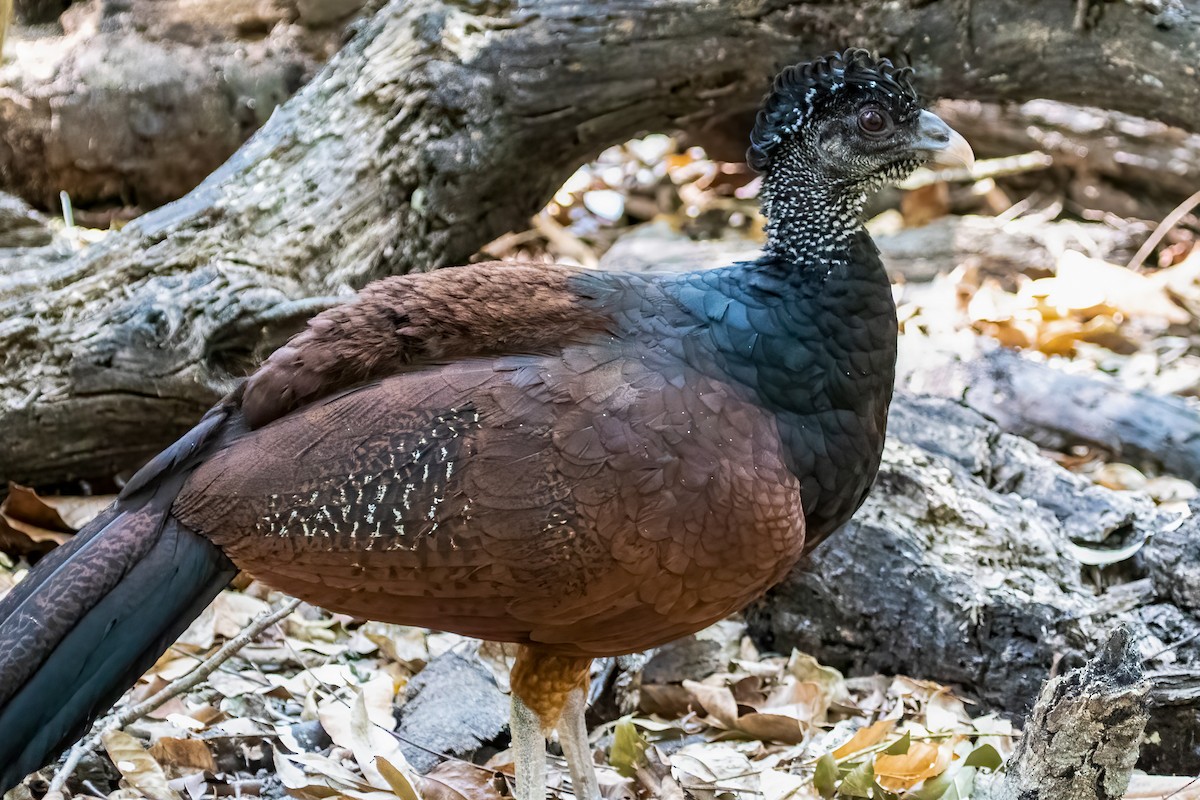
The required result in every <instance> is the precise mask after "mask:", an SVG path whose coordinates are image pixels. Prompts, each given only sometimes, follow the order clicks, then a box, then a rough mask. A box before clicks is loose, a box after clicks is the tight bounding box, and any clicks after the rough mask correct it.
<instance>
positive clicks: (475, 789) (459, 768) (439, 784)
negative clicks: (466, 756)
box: [418, 761, 504, 800]
mask: <svg viewBox="0 0 1200 800" xmlns="http://www.w3.org/2000/svg"><path fill="white" fill-rule="evenodd" d="M497 774H498V773H489V772H488V770H486V769H480V768H479V767H477V766H475V765H474V764H468V763H466V762H463V761H443V762H442V763H441V764H438V765H437V766H436V767H434V768H433V769H432V770H430V771H429V772H427V773H425V775H424V776H422V777H421V778H419V779H418V782H419V789H420V792H421V798H422V800H500V798H501V794H500V792H499V791H498V790H497V780H496V776H497ZM500 780H501V781H503V780H504V779H503V778H500Z"/></svg>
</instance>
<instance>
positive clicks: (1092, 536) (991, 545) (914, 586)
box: [747, 394, 1200, 774]
mask: <svg viewBox="0 0 1200 800" xmlns="http://www.w3.org/2000/svg"><path fill="white" fill-rule="evenodd" d="M892 408H893V411H892V418H891V420H890V422H889V435H890V440H889V444H888V449H887V451H886V453H885V460H884V465H883V467H882V469H881V470H880V474H879V478H878V480H877V482H876V485H875V488H874V489H873V490H872V492H871V495H870V496H869V497H868V499H867V502H866V504H865V505H864V506H863V508H862V509H861V510H860V511H859V512H858V514H856V515H855V517H854V519H853V520H851V522H850V523H849V524H847V525H846V526H845V527H843V528H842V529H841V530H840V531H838V533H837V535H836V536H831V537H830V538H829V539H828V540H827V541H826V542H824V543H823V544H822V545H821V546H820V547H818V548H817V549H816V550H815V551H814V552H813V553H812V555H811V556H810V557H809V558H808V559H807V562H806V563H804V564H802V565H801V566H800V567H799V568H797V569H796V570H794V571H793V572H792V573H791V575H789V576H788V578H787V579H785V581H784V582H783V583H782V584H780V585H779V586H778V587H776V588H775V589H773V590H772V591H771V593H770V594H768V595H767V597H766V598H765V599H764V600H762V601H761V602H759V603H758V604H756V605H754V606H752V607H751V608H750V609H749V610H748V611H747V621H748V623H749V625H750V630H751V633H752V635H754V637H755V638H756V640H757V641H758V642H759V643H760V644H761V645H762V646H763V647H766V648H768V649H772V650H777V651H783V652H787V651H788V650H789V649H790V648H792V647H796V648H799V649H800V650H802V651H803V652H806V653H809V654H811V655H813V656H814V657H816V658H817V659H818V660H820V661H821V662H822V663H826V664H830V665H831V666H834V667H837V668H839V669H841V670H844V671H846V672H848V673H851V674H856V675H858V674H875V673H878V672H882V673H885V674H895V673H901V674H909V675H915V676H919V677H922V678H928V679H932V680H936V681H940V682H943V683H948V684H952V685H954V686H956V687H958V690H959V691H961V692H963V693H965V694H966V695H968V696H969V697H971V698H973V699H975V700H976V701H977V702H978V703H979V704H980V705H979V709H980V711H982V710H985V709H986V710H1000V711H1004V712H1007V713H1009V714H1012V715H1015V716H1018V717H1024V716H1025V715H1026V714H1027V713H1028V712H1029V710H1030V708H1031V707H1032V706H1033V703H1034V701H1035V699H1036V698H1037V696H1038V693H1039V690H1040V688H1041V686H1042V683H1043V681H1045V680H1046V679H1047V678H1048V677H1049V676H1051V675H1052V674H1057V673H1061V672H1063V671H1065V670H1066V669H1069V668H1072V667H1075V666H1079V665H1081V664H1083V663H1084V661H1085V660H1086V659H1087V658H1089V657H1090V656H1091V655H1092V654H1093V652H1094V650H1095V648H1096V646H1097V644H1098V643H1099V642H1102V641H1103V640H1104V639H1105V638H1106V636H1107V633H1108V632H1109V631H1111V630H1112V629H1114V628H1115V627H1117V626H1118V625H1122V624H1124V625H1128V626H1129V628H1130V630H1131V631H1132V632H1133V639H1134V641H1135V642H1136V644H1137V647H1138V650H1139V652H1140V654H1141V657H1142V659H1143V660H1144V662H1145V666H1146V669H1147V672H1148V676H1147V677H1148V678H1149V680H1150V696H1149V705H1150V723H1149V726H1148V728H1147V733H1148V735H1149V736H1150V738H1149V739H1148V740H1147V743H1146V744H1145V745H1144V746H1143V748H1142V753H1141V762H1140V764H1141V766H1142V767H1143V768H1145V769H1147V770H1148V771H1152V772H1175V773H1181V774H1182V773H1189V772H1191V773H1195V772H1196V771H1197V770H1198V769H1200V741H1198V740H1197V738H1196V731H1197V730H1200V688H1198V687H1200V592H1198V591H1197V589H1196V586H1197V585H1200V584H1197V582H1196V580H1197V577H1198V576H1200V551H1198V550H1197V548H1196V546H1195V542H1196V541H1197V538H1198V537H1200V505H1195V504H1194V505H1193V506H1192V508H1191V516H1189V517H1188V518H1187V519H1185V520H1183V521H1182V522H1181V521H1180V520H1179V519H1178V518H1177V517H1176V516H1174V515H1171V514H1166V513H1163V512H1159V511H1158V510H1156V509H1155V507H1154V506H1153V504H1152V503H1151V502H1150V500H1149V499H1148V498H1146V497H1145V496H1144V495H1140V494H1136V493H1126V492H1114V491H1110V490H1108V489H1104V488H1103V487H1100V486H1096V485H1093V484H1091V483H1090V482H1088V481H1087V480H1086V479H1084V478H1082V477H1079V476H1077V475H1074V474H1072V473H1069V472H1067V471H1066V470H1064V469H1062V468H1061V467H1059V466H1058V465H1057V464H1054V463H1053V462H1051V461H1050V460H1049V459H1047V458H1045V457H1044V456H1042V455H1040V454H1039V453H1038V451H1037V449H1036V448H1035V447H1034V446H1033V445H1032V444H1030V443H1029V442H1027V441H1024V440H1021V439H1018V438H1016V437H1014V436H1010V435H1008V434H1005V433H1002V432H1001V431H1000V430H999V429H998V428H997V427H996V426H995V425H994V424H992V423H991V422H989V421H988V420H987V419H986V418H984V417H983V416H981V415H980V414H978V413H977V412H975V411H973V410H971V409H969V408H967V407H965V406H963V405H960V404H958V403H955V402H952V401H949V400H945V399H940V398H929V397H918V396H913V395H907V394H902V395H900V396H899V397H898V398H897V400H896V402H895V403H894V404H893V407H892ZM1139 546H1140V548H1139ZM1122 549H1124V552H1123V553H1122V552H1120V551H1122ZM1106 560H1112V561H1114V562H1115V563H1113V564H1112V565H1111V566H1108V567H1104V568H1102V567H1099V566H1096V565H1095V564H1096V563H1097V562H1103V561H1106ZM1193 637H1195V638H1193ZM1154 734H1157V736H1155V735H1154Z"/></svg>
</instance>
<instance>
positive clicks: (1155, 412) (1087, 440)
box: [910, 348, 1200, 483]
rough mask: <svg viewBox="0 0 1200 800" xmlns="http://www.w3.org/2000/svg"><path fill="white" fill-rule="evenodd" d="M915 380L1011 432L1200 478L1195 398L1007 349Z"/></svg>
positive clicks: (1051, 444)
mask: <svg viewBox="0 0 1200 800" xmlns="http://www.w3.org/2000/svg"><path fill="white" fill-rule="evenodd" d="M910 383H912V384H916V385H918V386H919V387H921V388H922V389H923V390H924V391H928V392H929V393H931V394H937V395H940V396H942V397H949V398H958V399H961V400H962V401H963V402H964V403H965V404H966V405H968V406H970V407H971V408H973V409H975V410H976V411H979V412H980V413H982V414H986V415H987V416H988V417H989V418H990V419H992V420H993V421H995V422H996V424H998V425H999V426H1000V428H1001V429H1002V430H1004V431H1005V432H1006V433H1011V434H1014V435H1016V436H1021V437H1024V438H1026V439H1029V440H1031V441H1033V442H1036V443H1037V444H1039V445H1041V446H1042V447H1046V448H1049V449H1051V450H1058V451H1060V452H1066V451H1067V450H1069V449H1070V448H1071V447H1072V446H1074V445H1080V444H1082V445H1088V446H1090V447H1097V448H1100V449H1102V450H1104V451H1106V452H1108V453H1110V454H1112V455H1113V456H1116V457H1117V458H1119V459H1121V460H1122V461H1127V462H1129V463H1132V464H1135V465H1137V466H1139V467H1142V468H1149V469H1150V470H1154V471H1163V472H1166V473H1169V474H1171V475H1176V476H1178V477H1181V478H1185V479H1186V480H1189V481H1191V482H1192V483H1200V406H1197V404H1196V402H1195V401H1194V400H1190V399H1186V398H1183V397H1177V396H1174V395H1158V394H1154V393H1152V392H1146V391H1132V390H1130V389H1126V388H1124V387H1123V386H1121V385H1120V384H1119V383H1118V382H1117V381H1115V380H1112V379H1111V378H1108V377H1106V376H1100V375H1096V376H1093V375H1072V374H1070V373H1067V372H1063V371H1061V370H1057V369H1054V368H1053V367H1051V366H1049V365H1047V364H1044V363H1039V362H1036V361H1032V360H1030V359H1028V358H1023V357H1022V356H1020V355H1018V354H1017V353H1015V352H1013V351H1011V350H1005V349H1003V348H996V349H994V350H991V351H989V352H987V353H984V354H983V355H981V356H980V357H979V358H976V359H972V360H970V361H963V362H954V363H949V364H945V365H943V366H937V367H930V368H928V369H925V370H922V371H921V372H920V373H919V374H917V375H914V376H911V377H910ZM1064 397H1069V398H1071V402H1069V403H1064V402H1062V398H1064Z"/></svg>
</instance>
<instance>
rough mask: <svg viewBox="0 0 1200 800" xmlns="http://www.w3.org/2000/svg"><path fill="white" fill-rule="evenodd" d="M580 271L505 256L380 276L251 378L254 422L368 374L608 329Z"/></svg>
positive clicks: (248, 401)
mask: <svg viewBox="0 0 1200 800" xmlns="http://www.w3.org/2000/svg"><path fill="white" fill-rule="evenodd" d="M579 275H580V274H579V272H578V271H576V270H572V269H570V268H565V267H558V266H553V265H534V264H528V265H513V264H504V263H500V262H494V263H486V264H475V265H472V266H470V267H458V268H451V269H442V270H437V271H435V272H431V273H422V274H414V275H402V276H397V277H393V278H386V279H384V280H380V281H376V282H375V283H372V284H370V285H369V286H367V287H365V288H364V289H363V290H362V291H360V292H359V293H358V295H356V296H355V297H354V298H353V299H351V300H349V301H348V302H346V303H345V304H343V305H339V306H336V307H335V308H332V309H329V310H328V311H325V312H323V313H321V314H319V315H317V316H316V317H314V318H313V319H312V320H311V321H310V322H309V324H308V327H307V328H306V329H305V330H304V331H303V332H301V333H299V334H297V335H296V336H295V337H293V338H292V340H291V341H289V342H288V343H287V344H286V345H284V346H283V347H281V348H279V349H278V350H276V351H275V352H274V353H272V354H271V356H270V357H269V358H268V359H267V360H266V362H265V363H264V364H263V365H262V367H260V368H259V369H258V371H257V372H255V373H254V374H253V375H251V376H250V378H249V379H248V380H247V382H246V384H245V391H244V394H243V396H242V401H241V408H242V413H243V415H244V417H245V420H246V422H247V423H248V424H249V425H250V427H255V428H257V427H260V426H262V425H265V424H266V423H268V422H270V421H271V420H274V419H278V418H280V417H282V416H283V415H284V414H287V413H288V412H290V411H292V410H294V409H296V408H299V407H300V406H303V405H305V404H307V403H310V402H312V401H314V400H316V399H319V398H321V397H326V396H329V395H332V394H335V393H337V392H338V391H341V390H344V389H347V388H350V387H352V386H356V385H358V384H361V383H364V382H366V381H369V380H373V379H377V378H382V377H386V376H388V375H393V374H396V373H398V372H402V371H406V370H412V369H416V368H420V367H421V366H423V365H428V364H433V363H445V362H452V361H455V360H457V359H461V358H469V357H472V356H491V355H498V354H504V353H539V352H548V351H554V350H557V349H558V348H561V347H562V346H563V345H565V344H568V343H570V342H572V341H579V340H581V339H586V338H588V337H592V336H595V335H596V334H598V333H601V332H603V331H605V330H606V329H607V328H608V326H610V325H611V324H612V319H611V318H609V317H607V316H605V315H604V314H602V313H599V312H597V311H595V310H593V309H594V308H595V306H594V304H592V303H590V302H589V301H592V300H594V299H595V298H593V297H589V296H587V293H588V291H589V287H590V288H593V289H595V288H599V289H600V291H601V292H603V291H605V290H606V288H607V287H605V286H604V285H603V283H602V282H597V281H595V280H592V281H588V280H580V279H579Z"/></svg>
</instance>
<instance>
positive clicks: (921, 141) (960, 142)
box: [913, 111, 975, 169]
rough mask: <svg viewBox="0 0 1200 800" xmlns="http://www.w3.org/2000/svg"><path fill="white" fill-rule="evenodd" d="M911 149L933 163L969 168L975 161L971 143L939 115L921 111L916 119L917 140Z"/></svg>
mask: <svg viewBox="0 0 1200 800" xmlns="http://www.w3.org/2000/svg"><path fill="white" fill-rule="evenodd" d="M913 149H914V150H915V151H916V152H917V153H919V154H920V155H922V156H924V157H925V158H926V159H928V160H929V161H930V163H933V164H940V165H941V166H944V167H966V168H968V169H969V168H970V167H971V165H973V164H974V163H975V153H974V152H972V151H971V145H969V144H967V140H966V139H964V138H963V137H962V134H960V133H959V132H958V131H956V130H954V129H953V128H951V127H950V126H949V125H947V124H946V123H945V122H943V121H942V119H941V117H939V116H938V115H937V114H934V113H932V112H929V111H922V112H921V116H920V117H919V118H918V120H917V141H916V143H915V144H914V145H913Z"/></svg>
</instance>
